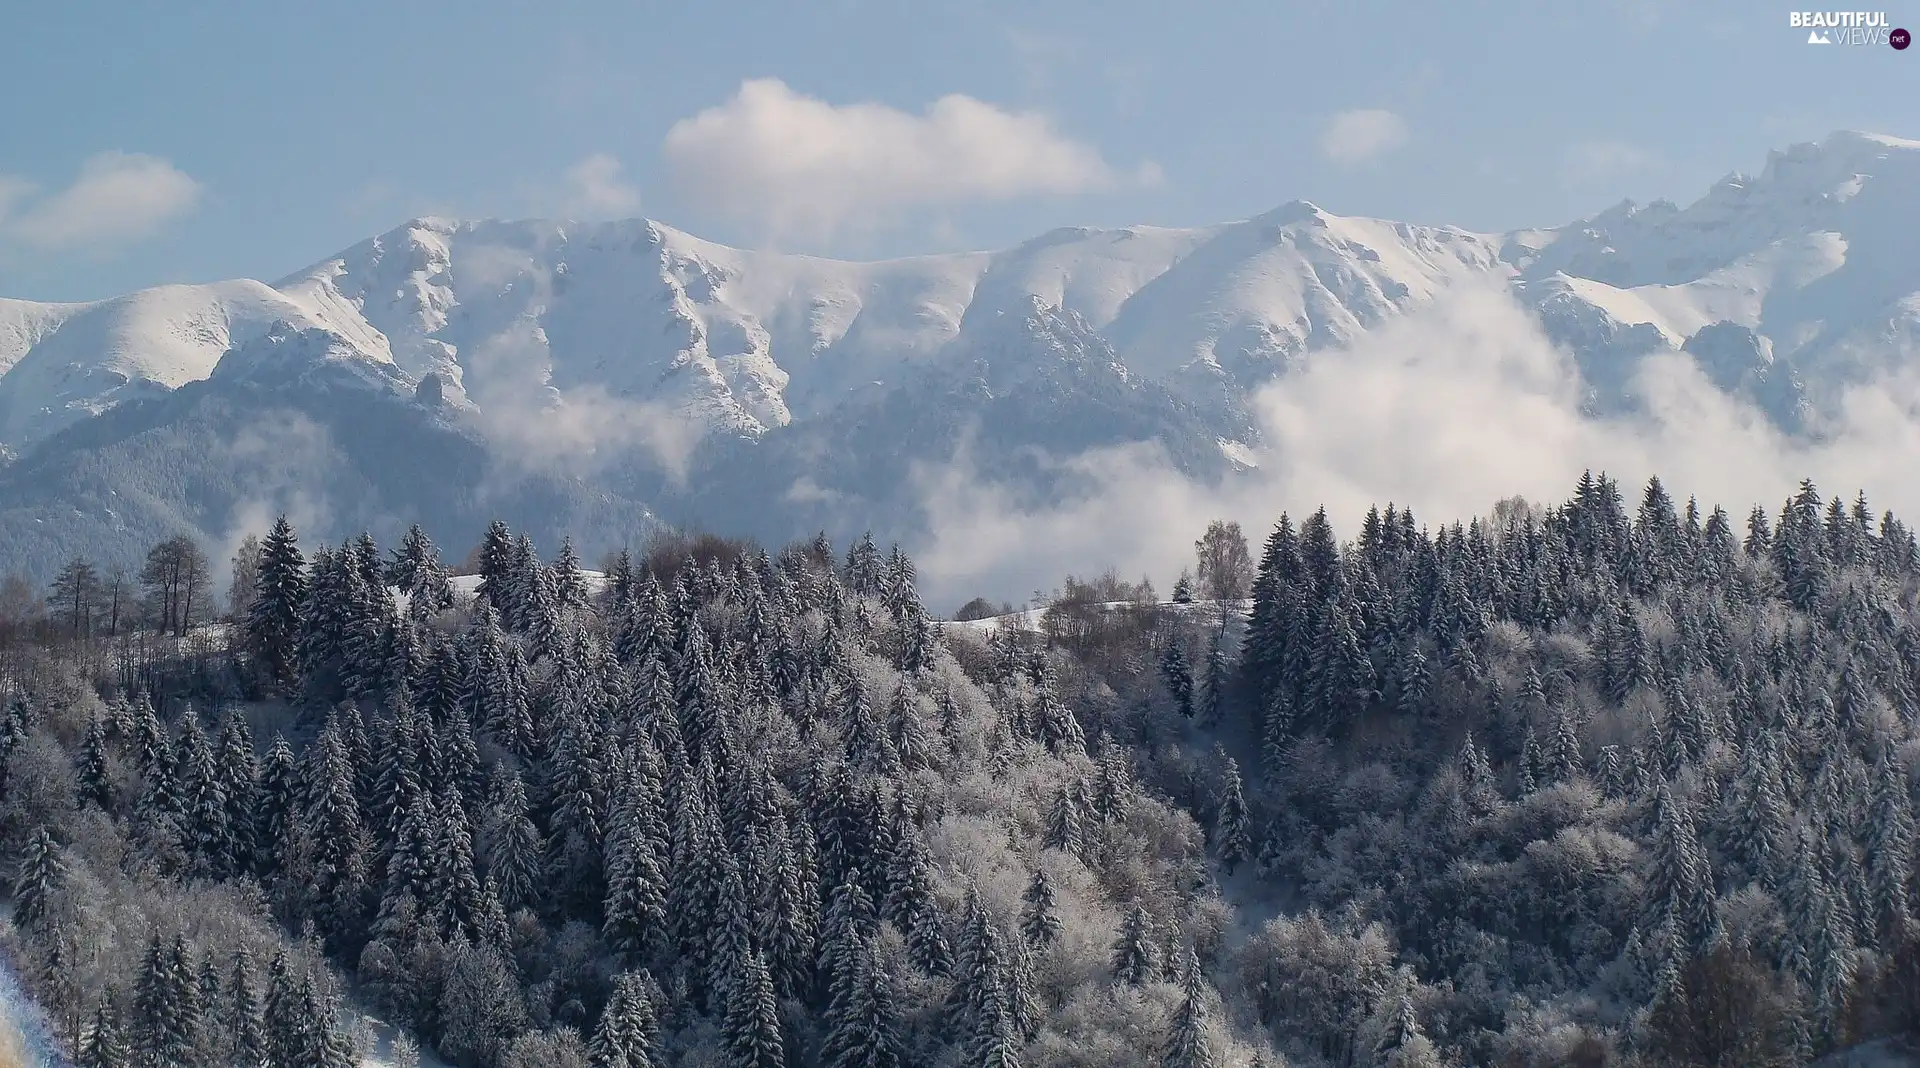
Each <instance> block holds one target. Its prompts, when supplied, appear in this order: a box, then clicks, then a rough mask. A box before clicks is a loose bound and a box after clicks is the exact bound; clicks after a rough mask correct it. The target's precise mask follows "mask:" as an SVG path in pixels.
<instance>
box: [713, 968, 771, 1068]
mask: <svg viewBox="0 0 1920 1068" xmlns="http://www.w3.org/2000/svg"><path fill="white" fill-rule="evenodd" d="M720 1032H721V1041H722V1049H723V1052H724V1055H725V1062H726V1064H727V1066H728V1068H786V1045H785V1041H784V1039H783V1037H782V1035H781V1030H780V1013H779V1006H778V1004H777V1003H776V1002H775V1001H774V997H773V980H772V979H771V978H770V977H769V976H768V975H767V964H766V961H765V960H763V959H762V958H761V956H760V954H759V952H758V951H756V950H752V949H749V950H748V951H747V952H746V955H745V956H744V957H743V958H742V959H741V960H740V961H739V962H738V963H737V965H736V966H735V968H734V978H733V986H732V989H731V990H730V991H728V993H727V1009H726V1015H725V1018H724V1019H723V1020H722V1022H721V1029H720Z"/></svg>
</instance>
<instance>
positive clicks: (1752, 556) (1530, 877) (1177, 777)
mask: <svg viewBox="0 0 1920 1068" xmlns="http://www.w3.org/2000/svg"><path fill="white" fill-rule="evenodd" d="M1237 538H1238V535H1237V529H1229V528H1226V527H1223V526H1220V525H1216V527H1215V528H1214V529H1211V530H1210V531H1209V533H1208V536H1207V537H1206V538H1203V539H1202V542H1201V543H1200V544H1199V545H1198V546H1197V549H1198V550H1199V554H1198V556H1199V560H1198V563H1199V572H1200V586H1201V589H1200V591H1199V592H1201V593H1203V594H1207V595H1210V596H1211V598H1212V599H1208V597H1201V598H1198V599H1196V598H1195V597H1193V596H1192V592H1193V587H1192V585H1191V584H1190V583H1186V582H1183V583H1182V584H1181V586H1182V587H1183V589H1184V591H1185V593H1184V594H1183V596H1181V597H1177V598H1176V602H1175V603H1173V604H1160V603H1158V602H1157V600H1156V599H1155V598H1154V597H1153V596H1152V595H1151V591H1150V589H1148V588H1146V584H1142V585H1141V586H1131V585H1129V584H1124V583H1118V582H1117V581H1116V580H1112V579H1111V578H1110V577H1109V579H1108V580H1106V581H1105V583H1104V585H1103V584H1102V583H1098V582H1096V583H1092V584H1088V583H1075V582H1073V581H1071V580H1070V581H1069V583H1068V587H1069V590H1068V594H1069V595H1066V596H1061V597H1059V598H1057V599H1056V601H1055V603H1054V605H1053V606H1052V607H1051V608H1050V609H1048V611H1047V612H1046V614H1045V618H1044V619H1043V620H1042V622H1041V624H1040V625H1039V626H1038V627H1036V628H1032V629H1022V628H1020V627H1019V626H1017V625H1014V623H1013V622H1012V621H1010V620H1005V619H1002V620H989V621H984V622H979V623H950V624H940V623H937V622H935V621H933V620H932V619H931V618H930V617H929V614H928V612H927V611H926V610H925V608H924V607H923V605H922V604H921V602H920V599H919V597H918V595H917V593H916V591H915V576H914V569H913V564H912V562H911V561H910V560H909V559H908V558H907V557H906V556H905V555H903V554H901V553H900V552H899V551H898V550H895V551H893V552H892V553H890V554H885V553H882V552H881V551H880V550H879V549H878V548H877V547H876V546H875V545H874V544H873V542H872V541H871V540H870V539H863V540H861V541H860V542H858V543H856V544H855V545H853V546H852V547H851V548H850V549H849V550H848V551H847V552H846V554H845V555H844V556H842V555H840V553H839V552H838V550H836V549H835V547H833V546H831V545H830V544H828V543H827V542H826V539H825V538H824V537H823V538H820V539H816V540H815V541H814V542H812V543H801V544H796V545H792V546H789V547H787V548H785V549H782V550H781V551H779V552H778V553H775V554H769V553H767V552H764V551H761V550H759V549H757V548H755V547H753V546H751V545H743V544H738V543H729V542H725V541H721V540H718V539H705V540H701V541H695V542H687V541H679V542H670V543H667V544H663V545H661V546H659V547H657V548H656V550H655V551H653V552H650V553H649V554H647V555H646V556H645V557H644V558H643V559H640V560H635V559H633V558H632V557H630V556H629V555H627V554H624V553H623V554H621V556H620V557H619V558H617V559H616V560H614V561H613V562H612V564H611V566H610V567H609V568H608V570H607V572H606V574H605V576H604V580H602V579H599V578H598V577H594V578H593V580H592V581H589V578H590V576H588V575H587V574H585V573H583V572H582V571H581V569H580V567H579V566H578V562H577V561H576V560H575V559H574V558H573V554H572V552H571V550H570V549H566V548H563V550H562V551H561V553H560V555H559V556H558V558H557V559H555V560H554V561H553V562H551V563H546V562H542V561H541V559H540V558H539V556H538V554H537V553H536V551H535V548H534V546H533V545H532V544H531V543H530V542H529V541H527V540H526V539H525V538H523V537H522V538H516V537H515V536H514V535H513V534H512V532H510V531H509V530H508V529H507V528H506V527H505V526H503V525H501V524H498V523H496V524H494V525H493V526H492V527H491V528H490V529H489V530H488V531H487V532H486V536H485V539H484V541H483V543H482V547H481V549H480V551H479V553H478V556H477V560H476V570H477V572H478V586H477V589H476V590H475V591H474V593H473V594H472V596H470V597H469V596H467V595H466V594H465V593H463V592H461V591H460V589H459V585H460V584H456V583H455V582H454V581H452V580H451V579H450V578H449V576H448V574H447V571H446V569H445V567H444V566H443V565H442V563H441V561H440V559H439V556H438V553H437V551H436V550H435V548H434V547H433V546H432V544H431V543H430V542H428V541H427V539H426V538H425V537H424V536H423V535H420V534H419V533H418V531H415V532H414V533H412V534H410V535H409V536H408V537H407V539H406V540H405V541H404V542H403V544H402V545H401V546H399V547H398V548H396V549H394V550H393V551H392V552H390V553H387V554H385V555H384V556H383V554H382V553H381V551H380V549H379V547H378V546H377V545H375V544H374V542H373V540H372V539H371V538H365V537H362V538H359V539H355V540H352V541H349V542H347V543H345V544H343V545H340V546H338V547H313V548H311V549H303V548H302V547H301V546H300V545H299V543H298V539H297V537H296V533H295V531H294V530H293V529H292V528H291V526H290V525H289V524H288V523H287V522H286V521H285V520H284V519H282V520H280V521H279V522H277V523H276V524H275V525H274V527H273V529H272V530H271V531H269V532H268V533H267V534H266V535H265V537H264V538H263V539H261V540H260V541H258V542H257V543H254V544H253V545H251V546H250V547H249V548H247V549H245V550H243V554H242V555H243V558H244V559H243V560H242V561H238V562H237V565H238V566H236V574H237V575H238V576H240V581H239V582H236V584H235V586H236V588H235V590H234V592H233V596H232V597H231V598H230V599H229V601H228V603H227V604H226V606H225V615H226V617H227V618H226V620H225V622H223V623H221V624H218V625H215V626H212V627H208V626H198V627H196V626H195V625H194V621H195V620H196V619H198V618H201V616H197V615H196V613H195V609H194V608H193V605H194V604H196V603H197V604H199V605H201V606H202V608H201V611H202V612H203V613H204V612H205V610H206V609H205V606H206V605H208V604H209V603H210V602H209V598H208V597H207V593H206V585H207V584H206V581H205V578H204V576H205V573H206V570H207V569H206V566H205V560H204V557H201V556H199V554H198V550H197V549H195V548H194V547H193V546H192V544H191V542H190V541H189V542H186V543H185V544H184V545H181V544H177V543H168V545H171V548H168V547H167V546H166V545H163V546H161V547H156V549H155V554H154V555H150V557H149V559H148V567H147V569H145V570H143V571H142V572H141V586H142V587H143V589H144V590H145V595H144V596H142V597H139V598H134V597H133V596H132V595H131V594H130V593H127V594H126V596H127V598H128V599H127V600H126V601H125V602H124V603H123V602H122V600H121V599H120V595H118V594H116V595H115V597H114V598H113V599H112V601H111V605H112V612H111V615H112V619H111V622H110V623H102V622H101V621H102V620H103V619H104V618H105V617H104V616H102V615H101V614H100V613H101V612H102V611H104V609H103V606H104V605H106V604H107V603H108V602H107V600H106V599H104V596H103V595H102V594H101V591H102V589H103V588H104V587H103V584H102V583H100V582H99V581H98V576H94V579H93V580H91V581H93V585H92V586H90V587H88V588H89V589H91V590H93V594H91V595H81V596H76V592H75V588H76V585H79V586H86V583H85V582H82V581H81V580H82V579H84V578H86V576H85V575H82V574H80V573H79V568H80V566H81V565H83V564H85V562H84V561H76V562H75V565H74V566H72V567H70V568H69V569H68V570H67V571H65V572H63V574H62V580H61V581H60V582H57V583H56V584H55V587H54V588H53V589H52V590H51V591H49V593H48V594H47V598H46V599H47V602H48V604H49V607H50V608H51V609H52V612H53V614H52V616H51V617H50V618H49V619H46V620H44V621H42V622H40V623H37V624H34V625H32V626H14V627H12V628H10V629H9V630H8V631H6V632H5V633H4V634H0V790H3V791H4V806H3V807H0V851H3V852H4V854H5V856H4V857H0V860H4V861H5V862H6V863H8V864H10V865H11V870H12V871H13V872H15V873H16V874H15V878H14V879H13V881H12V883H11V913H12V926H11V927H10V928H7V929H5V931H4V935H5V941H6V943H7V945H8V948H9V949H10V950H11V953H12V957H13V959H14V961H15V962H16V963H17V965H18V968H19V971H20V972H21V973H22V974H23V975H24V977H25V978H26V979H27V981H28V983H29V985H30V986H31V987H32V989H33V991H34V994H35V996H36V998H37V999H38V1001H39V1003H40V1005H41V1006H42V1007H43V1008H44V1009H45V1010H46V1013H47V1014H48V1016H49V1017H50V1019H51V1020H52V1022H53V1023H54V1025H55V1029H56V1030H57V1031H58V1032H59V1033H60V1035H61V1037H62V1038H63V1040H64V1041H66V1042H67V1043H68V1044H69V1046H70V1048H71V1050H72V1051H73V1053H74V1056H75V1059H76V1061H77V1063H78V1064H80V1065H81V1066H83V1068H119V1066H141V1068H175V1066H192V1068H214V1066H227V1065H235V1066H244V1068H313V1066H322V1068H336V1066H345V1065H350V1064H353V1063H354V1062H355V1060H356V1058H357V1057H360V1056H362V1055H364V1054H365V1052H366V1050H365V1048H364V1047H365V1042H366V1038H365V1035H364V1033H363V1031H362V1028H361V1027H359V1026H358V1025H357V1024H355V1022H354V1021H355V1020H357V1019H358V1016H357V1014H356V1013H351V1012H346V1011H344V1010H346V1009H347V1008H348V1007H350V1006H359V1007H361V1008H363V1009H364V1010H366V1011H368V1012H371V1013H372V1014H374V1015H375V1016H377V1017H379V1018H381V1019H383V1020H387V1021H390V1022H392V1023H394V1024H396V1025H399V1027H400V1028H401V1031H402V1034H401V1038H400V1039H399V1040H398V1041H397V1042H396V1044H395V1052H394V1054H393V1058H394V1059H395V1060H398V1061H403V1062H404V1061H411V1060H413V1059H414V1058H416V1057H417V1056H421V1055H423V1054H424V1055H427V1056H433V1057H437V1058H439V1059H440V1060H442V1061H444V1062H445V1063H447V1064H450V1065H459V1066H463V1068H575V1066H592V1068H651V1066H664V1065H714V1066H724V1068H811V1066H831V1068H852V1066H858V1068H889V1066H909V1065H913V1066H919V1065H932V1066H944V1068H961V1066H969V1068H972V1066H979V1068H1012V1066H1020V1065H1026V1066H1043V1065H1044V1066H1051V1065H1061V1066H1069V1065H1071V1066H1080V1065H1085V1066H1094V1065H1100V1066H1122V1065H1140V1064H1158V1065H1161V1066H1163V1068H1202V1066H1220V1068H1228V1066H1231V1068H1244V1066H1248V1065H1255V1064H1258V1065H1261V1066H1263V1068H1278V1066H1281V1065H1294V1066H1300V1068H1306V1066H1340V1068H1348V1066H1368V1068H1371V1066H1392V1068H1434V1066H1462V1065H1485V1066H1499V1068H1546V1066H1549V1065H1555V1066H1558V1065H1583V1066H1591V1068H1601V1066H1629V1065H1633V1066H1642V1065H1644V1066H1655V1065H1715V1066H1719V1065H1727V1066H1732V1065H1739V1066H1744V1068H1756V1066H1761V1068H1763V1066H1788V1065H1805V1064H1810V1063H1812V1062H1813V1061H1815V1060H1816V1059H1818V1058H1820V1057H1822V1056H1825V1055H1827V1054H1829V1053H1831V1052H1833V1051H1837V1050H1842V1049H1846V1048H1850V1047H1854V1046H1857V1045H1860V1044H1863V1043H1879V1044H1883V1045H1886V1046H1888V1047H1889V1048H1892V1046H1893V1045H1894V1044H1897V1043H1899V1042H1904V1041H1911V1040H1915V1039H1920V1034H1916V1033H1915V1032H1916V1028H1917V1027H1920V939H1916V928H1915V918H1914V906H1913V894H1914V892H1915V891H1916V889H1920V887H1916V884H1915V874H1916V873H1915V862H1914V842H1913V839H1914V818H1913V809H1914V804H1915V789H1916V771H1915V768H1916V764H1917V763H1920V731H1917V730H1916V714H1917V711H1920V612H1917V611H1916V596H1917V595H1920V548H1917V547H1916V542H1915V538H1914V535H1913V533H1912V532H1911V531H1910V530H1909V529H1908V528H1907V527H1906V526H1905V525H1903V524H1902V523H1901V522H1900V520H1898V519H1897V518H1896V517H1894V516H1893V515H1892V514H1891V513H1887V514H1883V515H1881V516H1878V517H1876V516H1875V515H1874V514H1873V512H1872V511H1871V510H1870V509H1869V507H1868V505H1867V502H1866V500H1865V499H1864V497H1862V498H1860V499H1857V500H1855V501H1854V502H1852V503H1851V504H1849V503H1847V502H1844V501H1842V500H1840V499H1837V498H1836V499H1834V500H1832V501H1823V499H1822V497H1821V495H1820V494H1819V492H1818V491H1817V489H1816V488H1815V487H1814V486H1813V485H1811V484H1810V483H1803V484H1802V486H1801V488H1800V491H1799V492H1798V493H1797V494H1796V495H1795V496H1793V497H1792V498H1791V499H1790V500H1788V501H1787V502H1786V503H1785V504H1784V506H1783V507H1782V508H1781V509H1780V510H1779V512H1778V513H1777V515H1770V513H1769V512H1768V511H1767V510H1766V509H1762V508H1755V509H1754V510H1753V511H1752V512H1751V514H1749V515H1748V516H1747V518H1746V519H1745V521H1744V524H1742V525H1741V527H1740V528H1736V524H1735V521H1734V520H1733V519H1731V518H1730V517H1729V515H1728V514H1727V513H1726V512H1725V511H1723V510H1721V509H1719V508H1714V509H1711V510H1710V511H1704V512H1703V510H1702V509H1701V508H1700V507H1699V506H1698V505H1697V504H1696V503H1695V502H1693V501H1691V500H1690V501H1688V502H1687V503H1686V504H1685V505H1684V506H1677V505H1676V503H1675V501H1674V500H1673V499H1672V498H1671V497H1670V496H1669V495H1668V493H1667V491H1666V490H1665V488H1664V487H1663V486H1662V485H1661V484H1660V482H1659V481H1658V480H1657V479H1656V480H1653V481H1651V482H1650V483H1648V485H1647V486H1646V487H1645V488H1644V491H1643V492H1641V493H1640V494H1639V500H1638V503H1637V506H1635V507H1632V508H1629V506H1628V505H1627V503H1626V502H1625V501H1624V500H1623V497H1622V494H1621V491H1620V490H1619V488H1618V487H1617V486H1616V485H1615V484H1614V483H1613V482H1611V481H1610V480H1608V479H1607V478H1606V477H1604V476H1598V477H1596V476H1591V475H1589V476H1587V477H1584V478H1583V479H1582V480H1581V481H1580V483H1579V485H1578V487H1577V488H1576V490H1575V492H1574V494H1573V497H1572V498H1571V499H1570V500H1568V501H1567V502H1565V503H1564V504H1561V505H1558V506H1556V507H1552V508H1547V509H1537V508H1533V507H1530V506H1527V505H1525V504H1521V503H1517V502H1503V504H1502V506H1501V507H1499V508H1497V509H1496V510H1495V514H1494V516H1493V517H1491V518H1488V519H1480V520H1476V521H1474V522H1473V523H1471V524H1469V525H1466V526H1464V527H1463V526H1461V525H1459V524H1452V525H1448V526H1446V527H1444V528H1442V529H1440V530H1438V531H1430V530H1428V529H1426V528H1424V527H1422V526H1421V525H1420V524H1418V523H1417V522H1416V520H1415V518H1414V516H1413V515H1411V514H1410V513H1408V512H1407V511H1405V510H1402V509H1396V508H1394V507H1392V506H1389V507H1387V508H1386V509H1385V510H1384V511H1380V510H1373V511H1370V512H1369V513H1368V514H1367V515H1366V517H1365V518H1364V521H1363V522H1362V523H1361V525H1360V526H1359V528H1358V532H1357V535H1356V536H1355V537H1354V538H1353V539H1352V540H1351V541H1344V542H1343V541H1342V540H1341V539H1340V538H1339V537H1338V536H1337V535H1336V532H1335V529H1334V527H1333V525H1332V523H1331V521H1330V520H1329V518H1328V517H1327V516H1326V514H1325V512H1324V511H1319V512H1315V513H1313V514H1312V515H1310V516H1307V517H1306V518H1304V519H1301V520H1299V521H1298V522H1296V521H1295V520H1293V519H1292V518H1289V517H1287V516H1282V517H1280V518H1279V521H1278V522H1277V524H1276V525H1275V526H1274V527H1273V529H1272V531H1271V533H1270V534H1269V535H1268V536H1267V537H1266V539H1265V543H1264V546H1263V547H1262V548H1261V551H1260V552H1258V553H1257V554H1252V555H1249V554H1247V553H1245V551H1244V548H1245V547H1244V543H1243V542H1242V543H1241V545H1240V546H1239V551H1236V547H1235V545H1234V544H1233V543H1234V542H1235V541H1236V540H1237ZM178 541H179V539H176V542H178ZM156 560H158V561H160V562H159V563H156V562H155V561H156ZM1222 561H1236V562H1235V563H1231V564H1227V563H1222ZM1247 561H1255V562H1257V563H1255V566H1253V567H1252V568H1251V571H1252V578H1253V581H1252V583H1251V590H1250V592H1251V595H1252V596H1251V605H1250V608H1249V607H1247V605H1246V602H1244V601H1240V600H1235V599H1232V598H1231V597H1227V596H1223V595H1227V594H1232V595H1236V596H1237V595H1238V594H1239V593H1240V592H1246V591H1242V590H1240V589H1238V588H1237V587H1238V585H1239V584H1240V577H1238V576H1241V575H1243V573H1244V572H1245V571H1246V570H1247V568H1246V566H1245V564H1246V562H1247ZM85 566H86V569H87V571H88V572H89V573H90V572H91V571H92V565H85ZM1223 569H1225V570H1223ZM1101 591H1105V593H1102V592H1101ZM1115 592H1119V593H1121V594H1124V596H1106V594H1111V593H1115ZM122 593H125V591H124V590H123V591H122ZM123 611H124V612H125V616H124V617H123V616H122V612H123ZM976 614H977V613H976Z"/></svg>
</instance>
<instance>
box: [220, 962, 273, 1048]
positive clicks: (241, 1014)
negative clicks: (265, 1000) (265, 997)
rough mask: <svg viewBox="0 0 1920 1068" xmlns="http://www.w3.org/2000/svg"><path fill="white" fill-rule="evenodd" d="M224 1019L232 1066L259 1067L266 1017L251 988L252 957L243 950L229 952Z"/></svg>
mask: <svg viewBox="0 0 1920 1068" xmlns="http://www.w3.org/2000/svg"><path fill="white" fill-rule="evenodd" d="M225 1023H226V1029H227V1036H228V1040H229V1042H230V1044H231V1046H232V1051H233V1063H234V1065H235V1068H261V1066H262V1065H264V1064H265V1063H266V1059H267V1032H266V1021H265V1020H264V1019H263V1018H262V1016H261V1011H260V1001H259V995H258V994H257V993H256V992H255V990H254V976H253V958H252V957H251V956H250V955H249V954H248V953H247V952H246V951H245V950H238V951H236V952H235V953H234V954H233V968H232V971H231V974H230V975H229V976H228V979H227V1007H226V1018H225Z"/></svg>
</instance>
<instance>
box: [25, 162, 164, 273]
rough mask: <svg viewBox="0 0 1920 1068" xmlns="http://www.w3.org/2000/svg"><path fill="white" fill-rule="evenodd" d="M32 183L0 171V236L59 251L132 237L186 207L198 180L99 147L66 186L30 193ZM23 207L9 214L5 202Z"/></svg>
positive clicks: (140, 235)
mask: <svg viewBox="0 0 1920 1068" xmlns="http://www.w3.org/2000/svg"><path fill="white" fill-rule="evenodd" d="M31 192H32V187H31V186H28V185H26V184H24V183H22V182H20V180H18V179H13V178H7V177H5V176H0V236H5V237H6V238H9V239H11V240H15V241H19V242H21V243H24V244H27V245H32V246H34V247H36V248H42V249H49V250H59V249H71V248H81V247H90V246H91V247H99V246H104V245H111V244H115V243H118V242H123V241H132V240H137V239H139V238H142V237H145V236H147V235H148V234H150V233H152V232H153V231H154V230H155V229H156V228H158V227H159V226H160V225H161V224H162V223H165V222H166V221H168V220H169V219H172V218H175V217H176V216H178V215H180V214H181V213H183V212H185V211H186V210H187V209H189V208H191V207H192V206H193V204H194V202H195V201H196V200H197V199H199V196H200V183H198V182H196V181H194V180H193V179H192V178H191V177H189V176H188V175H187V174H186V172H184V171H182V170H180V169H179V168H177V167H175V166H174V165H173V164H171V163H169V162H167V161H166V160H164V159H160V158H159V157H157V156H145V155H140V154H138V153H131V152H102V153H99V154H98V155H95V156H92V157H90V158H88V159H87V161H86V162H85V163H82V164H81V165H80V173H79V175H78V176H77V177H76V178H75V179H74V182H73V184H72V185H70V186H68V187H66V188H65V189H62V190H59V191H58V192H54V193H49V194H47V195H45V196H41V197H38V198H33V197H32V196H31ZM18 202H24V208H23V210H21V211H19V212H18V213H17V214H9V213H8V212H7V210H6V209H7V208H8V207H9V205H10V204H11V203H18Z"/></svg>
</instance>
